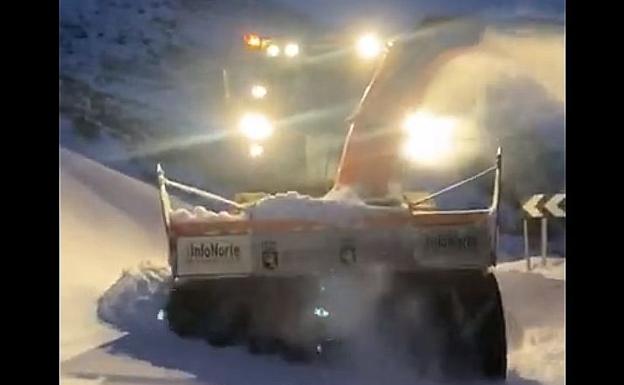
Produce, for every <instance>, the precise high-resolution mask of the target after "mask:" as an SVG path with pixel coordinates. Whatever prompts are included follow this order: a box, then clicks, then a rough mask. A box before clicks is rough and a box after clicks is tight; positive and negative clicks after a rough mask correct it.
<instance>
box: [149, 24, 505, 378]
mask: <svg viewBox="0 0 624 385" xmlns="http://www.w3.org/2000/svg"><path fill="white" fill-rule="evenodd" d="M481 31H482V28H481V27H480V26H479V24H478V23H473V22H466V21H455V22H446V23H444V24H442V25H439V26H428V27H427V28H424V29H422V30H419V31H417V32H416V33H414V34H412V35H410V36H408V37H406V38H405V39H403V40H397V41H394V42H393V44H392V45H391V46H389V47H388V50H387V52H386V54H385V57H384V58H383V60H381V62H380V64H379V67H378V70H377V71H376V72H375V74H374V76H373V79H372V81H371V82H370V83H369V85H368V87H367V88H366V91H365V93H364V96H363V98H362V99H361V101H360V103H359V108H358V109H357V110H356V113H355V114H354V115H353V116H352V117H351V118H350V125H349V129H348V132H347V135H346V139H345V142H344V146H343V151H342V156H341V159H340V162H339V165H338V169H337V172H336V177H335V182H334V186H333V188H332V189H331V190H330V191H329V192H328V193H327V194H326V195H325V196H322V197H310V196H306V195H302V194H299V193H297V192H286V193H280V194H274V195H266V196H263V197H261V198H260V199H255V200H252V202H250V203H247V204H240V203H237V202H235V201H231V200H229V199H227V198H225V197H222V196H219V195H216V194H213V193H210V192H208V191H204V190H200V189H198V188H195V187H192V186H188V185H185V184H182V183H180V182H176V181H174V180H171V179H169V178H168V177H167V176H165V173H164V170H163V169H162V167H161V166H160V165H158V166H157V173H158V183H159V188H160V198H161V204H162V214H163V220H164V223H165V229H166V232H167V236H168V240H169V264H170V266H171V270H172V277H173V280H172V286H171V290H170V295H169V300H168V303H167V306H166V309H165V314H166V319H167V322H168V324H169V327H170V329H171V330H173V331H174V332H175V333H177V334H178V335H180V336H182V337H188V338H201V339H205V340H207V341H208V342H209V343H210V344H212V345H215V346H226V345H232V344H243V343H244V344H246V345H247V346H248V348H249V350H250V351H251V352H254V353H269V352H275V353H279V354H281V355H283V357H284V358H286V359H289V360H311V359H314V360H316V359H322V358H323V357H334V359H338V360H339V359H345V360H349V359H356V357H357V354H351V353H349V349H350V347H354V346H359V345H358V344H362V343H363V341H364V340H366V341H375V342H374V343H373V345H374V346H375V347H376V348H375V349H373V350H376V351H383V352H384V353H383V354H384V355H392V354H398V355H400V356H401V357H402V358H401V359H402V360H403V361H404V362H408V363H409V366H410V367H411V368H414V369H416V370H418V372H419V373H422V374H423V375H431V376H434V377H435V376H438V375H442V376H444V377H447V376H448V377H452V378H454V379H455V378H456V379H475V378H479V379H483V378H485V379H492V380H500V379H503V378H505V377H506V372H507V361H506V360H507V358H506V357H507V346H506V336H505V320H504V313H503V308H502V302H501V295H500V292H499V288H498V284H497V281H496V278H495V276H494V274H493V273H492V269H491V267H492V266H494V265H495V264H496V244H497V234H498V232H497V229H498V225H497V223H498V208H499V201H500V191H501V164H502V154H501V151H500V149H499V150H498V153H497V154H496V156H495V157H494V156H492V160H493V162H492V165H491V167H489V168H488V169H486V170H484V171H483V172H481V173H479V174H478V175H476V176H474V177H471V178H467V179H465V180H464V181H463V182H465V183H468V182H470V181H472V180H474V179H475V178H476V177H479V176H483V175H490V176H493V178H492V180H493V186H492V195H491V203H490V204H489V205H487V207H483V208H481V209H470V210H459V211H458V210H452V211H449V210H441V209H437V208H435V209H431V207H428V208H425V209H421V208H422V207H423V203H424V202H426V201H430V200H431V199H432V198H434V197H435V196H436V195H437V194H438V193H434V194H431V195H429V196H428V197H424V198H422V199H419V200H418V201H410V200H409V199H407V198H406V197H404V196H401V194H400V193H399V194H398V195H397V192H396V191H397V189H396V188H395V187H392V186H395V185H396V182H395V181H396V177H397V169H398V168H399V166H398V165H399V158H400V156H399V155H398V150H397V148H398V145H399V144H400V141H401V140H402V139H401V138H402V135H404V134H403V133H402V132H401V130H400V129H399V128H397V129H389V128H388V127H392V126H396V125H397V124H396V123H393V120H396V119H398V114H399V112H401V111H404V107H406V106H409V107H413V108H418V106H419V101H420V98H422V92H423V89H424V87H425V85H426V84H427V77H428V76H430V75H431V73H432V70H433V69H435V67H436V66H439V65H441V63H443V62H444V61H445V60H448V59H449V58H450V57H452V56H453V52H454V53H457V52H460V51H461V50H462V49H464V48H465V47H467V46H470V45H471V44H476V43H477V42H478V41H479V39H480V35H481ZM493 155H494V154H493ZM463 182H462V183H463ZM460 184H461V183H457V184H454V185H452V186H450V187H456V186H459V185H460ZM169 188H177V189H181V190H184V191H186V192H188V193H195V194H197V195H200V196H202V197H204V198H205V199H206V200H207V201H210V202H211V204H212V205H213V207H217V206H219V207H222V208H224V209H223V210H221V211H216V210H210V209H207V208H206V207H195V208H193V209H184V208H182V209H180V208H178V209H174V208H172V207H171V199H170V195H169V192H168V189H169ZM447 190H448V189H444V190H441V191H440V192H439V193H440V194H441V193H444V192H445V191H447ZM341 351H342V352H345V351H346V352H347V353H346V354H337V353H336V352H341ZM355 351H360V350H358V349H357V348H354V349H353V350H352V351H351V352H355ZM371 354H372V353H371Z"/></svg>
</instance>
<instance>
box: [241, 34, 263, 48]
mask: <svg viewBox="0 0 624 385" xmlns="http://www.w3.org/2000/svg"><path fill="white" fill-rule="evenodd" d="M243 40H244V41H245V44H247V45H248V46H249V47H251V48H260V47H261V46H262V39H261V38H260V36H258V35H256V34H253V33H247V34H245V35H244V36H243Z"/></svg>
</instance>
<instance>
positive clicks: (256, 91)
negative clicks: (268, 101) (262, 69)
mask: <svg viewBox="0 0 624 385" xmlns="http://www.w3.org/2000/svg"><path fill="white" fill-rule="evenodd" d="M266 94H267V89H266V87H265V86H262V85H259V84H256V85H254V86H253V87H251V96H253V98H254V99H262V98H264V97H265V96H266Z"/></svg>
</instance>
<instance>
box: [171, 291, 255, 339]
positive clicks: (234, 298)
mask: <svg viewBox="0 0 624 385" xmlns="http://www.w3.org/2000/svg"><path fill="white" fill-rule="evenodd" d="M248 284H249V283H248V282H241V281H240V280H238V279H220V280H208V281H201V282H187V283H183V284H179V285H177V286H176V287H174V288H173V289H172V290H171V292H170V294H169V301H168V303H167V306H166V314H167V321H168V323H169V328H170V329H171V330H172V331H173V332H174V333H176V334H178V335H179V336H181V337H197V338H203V339H205V340H207V341H208V342H209V343H210V344H211V345H214V346H227V345H232V344H234V343H236V342H237V341H238V340H240V339H242V338H244V335H245V333H246V328H247V320H248V311H249V309H248V305H247V299H246V296H245V292H246V286H245V285H248Z"/></svg>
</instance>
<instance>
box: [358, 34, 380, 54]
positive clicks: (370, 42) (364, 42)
mask: <svg viewBox="0 0 624 385" xmlns="http://www.w3.org/2000/svg"><path fill="white" fill-rule="evenodd" d="M356 48H357V52H358V54H359V55H360V56H361V57H362V58H364V59H373V58H375V57H377V56H378V55H379V54H380V53H381V51H382V49H383V43H382V42H381V39H379V37H377V36H376V35H374V34H372V33H370V34H367V35H364V36H362V37H360V38H359V39H358V41H357V45H356Z"/></svg>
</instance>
